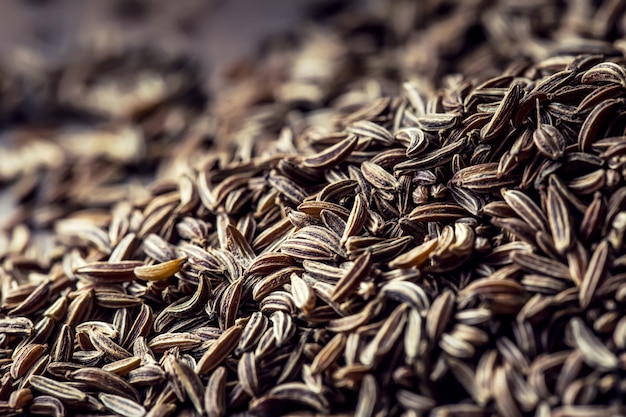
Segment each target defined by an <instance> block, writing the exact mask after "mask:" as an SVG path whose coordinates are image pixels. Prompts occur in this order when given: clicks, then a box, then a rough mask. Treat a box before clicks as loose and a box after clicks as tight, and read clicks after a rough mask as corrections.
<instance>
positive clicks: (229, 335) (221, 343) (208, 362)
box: [195, 325, 243, 375]
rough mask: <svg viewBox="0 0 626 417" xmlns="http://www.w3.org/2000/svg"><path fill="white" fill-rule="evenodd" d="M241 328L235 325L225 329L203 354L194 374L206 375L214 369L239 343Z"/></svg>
mask: <svg viewBox="0 0 626 417" xmlns="http://www.w3.org/2000/svg"><path fill="white" fill-rule="evenodd" d="M242 331H243V327H242V326H239V325H235V326H232V327H230V328H229V329H227V330H226V331H225V332H224V333H222V335H221V336H220V337H219V338H218V339H217V340H216V341H215V342H213V344H212V345H211V346H210V347H209V348H208V349H207V350H206V351H205V352H204V354H203V355H202V357H201V358H200V360H199V361H198V364H197V365H196V369H195V371H196V373H197V374H199V375H206V374H207V373H208V372H210V371H211V370H213V369H215V368H216V367H217V366H218V365H219V364H220V363H221V362H222V361H223V360H224V359H225V358H226V357H227V356H228V355H229V354H230V353H231V352H232V351H233V349H235V347H236V346H237V344H238V343H239V339H240V337H241V333H242Z"/></svg>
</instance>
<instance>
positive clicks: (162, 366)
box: [0, 6, 626, 417]
mask: <svg viewBox="0 0 626 417" xmlns="http://www.w3.org/2000/svg"><path fill="white" fill-rule="evenodd" d="M607 7H608V6H607ZM333 39H335V38H334V37H333V36H332V34H331V35H329V34H328V33H326V32H321V33H317V32H315V33H314V34H313V35H311V37H310V38H308V41H307V42H308V43H305V44H307V45H309V47H310V49H311V50H312V51H313V52H315V51H319V46H320V45H322V46H324V48H321V49H322V50H323V51H325V52H326V53H327V55H325V56H324V57H323V59H321V60H319V61H318V62H326V63H328V64H330V63H331V62H335V59H336V58H337V57H339V56H341V55H342V53H341V51H342V50H341V48H339V49H332V48H331V46H332V44H333V42H332V40H333ZM316 48H318V49H316ZM300 52H301V54H300V55H299V56H300V57H301V59H302V60H304V61H305V62H307V59H308V62H311V61H310V57H311V55H310V54H313V52H311V51H310V50H307V49H306V48H303V49H302V50H301V51H300ZM586 52H587V53H586ZM281 53H282V52H278V56H279V58H280V56H281ZM527 58H529V59H528V60H524V61H515V62H514V63H512V64H511V65H509V66H508V67H507V68H505V69H503V70H502V71H500V72H499V73H498V74H497V75H496V76H493V77H490V78H488V79H486V80H476V79H475V78H473V77H463V76H447V77H443V78H441V80H440V85H441V86H440V88H435V87H433V86H432V85H431V84H430V83H429V82H428V81H426V80H424V79H422V78H417V77H416V76H414V77H410V78H409V80H408V81H404V82H400V81H398V80H396V81H395V84H394V80H392V79H384V80H381V78H380V77H379V76H380V74H377V73H376V71H375V70H373V71H374V74H375V75H373V76H363V78H362V79H360V80H359V82H355V83H354V84H351V85H349V86H348V87H338V86H337V85H334V84H333V83H334V82H335V81H334V80H333V77H332V74H333V72H332V71H329V72H328V73H318V75H319V74H321V75H324V77H322V76H320V77H319V78H316V79H313V80H311V79H307V78H306V77H304V76H299V75H298V74H299V73H298V72H297V71H295V70H294V72H293V73H291V74H290V75H289V76H288V77H287V79H283V78H280V77H279V78H277V79H275V80H272V82H273V83H274V84H270V85H271V88H268V90H266V91H261V92H259V91H256V90H253V91H250V90H249V89H246V88H245V86H246V84H247V82H252V83H253V85H257V84H260V82H259V80H256V79H254V80H249V79H247V78H246V76H245V75H244V76H241V75H234V76H233V77H234V78H235V79H236V78H237V77H239V76H241V77H242V80H240V81H239V83H235V84H234V86H233V88H231V89H224V90H223V91H217V92H215V95H216V96H215V98H214V99H213V101H211V102H209V104H208V106H209V107H208V108H209V111H208V112H205V100H206V99H207V97H206V96H203V95H201V94H199V95H196V96H193V95H190V94H189V92H190V91H194V90H195V89H197V88H198V84H199V83H200V81H199V80H198V78H199V76H198V75H197V72H196V70H195V68H193V66H191V65H190V64H188V63H186V62H183V63H181V61H179V60H177V59H173V58H172V59H171V60H169V61H168V60H167V59H166V60H162V59H159V58H158V57H155V56H153V55H151V54H149V53H148V52H146V51H140V52H134V53H126V54H122V55H120V56H118V57H113V58H111V57H108V58H107V59H104V60H103V59H100V58H98V59H95V60H94V61H93V62H87V64H85V63H83V66H86V67H87V69H86V70H84V71H85V73H87V74H90V73H91V74H96V75H95V76H93V75H92V77H91V78H95V79H97V80H100V83H98V82H93V81H92V80H91V79H90V77H87V76H85V77H83V78H81V77H80V75H81V72H78V76H77V75H76V74H77V72H76V71H69V70H68V71H67V72H62V73H61V78H62V79H64V78H63V76H65V77H68V79H69V80H71V81H72V83H74V84H73V85H75V86H76V85H78V86H79V87H81V88H74V89H69V90H64V89H62V88H61V87H59V93H55V94H57V95H55V94H52V95H51V96H52V97H53V98H54V100H52V99H51V100H42V101H41V103H43V104H42V107H43V108H44V109H45V108H46V106H51V107H53V108H55V109H58V108H59V107H60V111H58V110H57V113H54V116H55V117H54V118H55V119H56V120H62V121H63V123H62V124H57V125H50V126H46V127H45V129H41V128H38V129H32V128H30V127H29V126H26V127H24V126H22V125H20V124H18V123H16V124H15V126H14V129H13V130H12V131H11V132H10V133H11V135H15V136H14V137H13V140H14V142H11V143H15V144H16V147H15V148H13V149H17V150H14V151H12V152H14V153H13V154H12V156H14V157H15V158H17V157H18V156H22V157H24V155H25V153H26V151H23V150H21V149H26V150H28V149H30V150H31V151H32V150H37V149H39V150H40V152H41V153H40V154H36V153H31V154H30V155H31V156H32V155H39V156H40V158H41V159H38V160H37V161H38V163H37V164H35V165H33V166H32V167H29V166H28V164H14V165H12V166H14V167H15V169H14V171H8V170H6V171H4V172H5V174H6V173H7V172H9V173H10V174H11V175H10V176H9V175H6V176H5V177H4V178H3V180H4V181H7V182H8V183H10V184H11V187H12V188H11V190H12V191H13V195H14V196H15V195H16V196H17V197H16V200H17V204H18V208H19V209H20V210H18V211H17V212H16V213H15V214H13V215H12V216H11V217H10V218H9V220H10V224H8V225H6V226H5V230H6V232H3V234H2V238H1V239H2V242H3V244H2V252H0V256H1V259H2V261H3V263H2V267H1V269H0V282H1V284H2V300H1V302H2V312H1V313H0V376H1V379H0V414H2V415H23V414H28V415H31V414H32V415H111V414H113V415H123V416H144V415H150V416H164V415H190V416H192V415H208V416H222V415H247V414H252V415H260V416H265V415H267V416H274V415H282V414H290V415H328V414H333V415H352V414H355V415H358V416H369V415H378V416H387V415H404V416H492V415H497V416H561V417H567V416H578V417H586V416H613V415H624V414H626V410H625V409H624V408H625V407H624V404H623V401H624V400H623V398H624V393H625V391H626V378H624V375H625V371H626V356H625V354H626V315H624V314H623V311H624V304H625V303H626V281H625V279H626V250H625V249H624V232H625V231H626V183H625V181H624V175H625V171H624V169H625V165H624V164H625V162H626V138H625V136H624V134H625V127H626V118H625V114H626V111H625V110H626V105H625V103H626V101H625V98H626V95H625V90H624V88H625V87H626V68H625V66H626V65H625V63H626V60H625V59H626V58H625V50H624V47H623V44H621V43H620V42H615V43H611V42H596V41H572V42H570V43H566V44H565V46H561V47H558V48H553V49H552V52H551V53H550V54H549V56H546V57H543V58H535V57H527ZM289 59H291V58H289ZM289 59H287V62H290V63H293V62H294V61H290V60H289ZM277 61H278V62H281V60H280V59H277ZM296 61H297V59H296ZM111 62H113V64H112V63H111ZM339 64H340V65H339V67H340V68H335V69H334V70H333V71H339V72H341V68H343V66H344V65H347V64H346V63H344V62H339ZM125 65H126V66H127V67H125ZM112 67H113V68H116V69H117V71H119V72H120V73H121V74H122V75H124V76H127V74H137V73H139V74H141V76H136V77H135V78H132V77H130V81H131V82H128V83H127V85H126V87H127V88H128V85H131V86H134V88H135V90H132V88H131V91H133V93H134V94H130V95H128V94H127V95H115V94H113V95H109V96H108V95H107V91H109V90H107V88H109V87H110V84H107V82H109V83H111V82H112V81H110V80H111V79H113V80H117V77H118V76H119V74H118V73H116V72H115V71H112V72H110V73H108V72H107V71H110V68H112ZM271 67H272V64H271V63H270V64H267V67H266V68H271ZM138 68H140V70H138ZM294 68H296V69H297V68H299V67H298V66H297V65H295V66H294ZM244 70H245V68H244ZM244 70H241V69H240V71H241V72H245V71H244ZM368 71H369V70H368ZM103 74H104V75H103ZM146 74H147V75H146ZM344 76H345V75H344ZM163 80H167V82H163ZM160 81H161V82H160ZM145 83H147V84H145ZM59 84H60V85H67V83H65V84H62V83H59ZM145 85H148V86H150V87H149V88H145V89H144V90H142V88H143V87H142V86H145ZM281 85H282V86H284V88H282V89H281V88H279V87H280V86H281ZM101 86H102V90H98V88H99V87H101ZM340 88H343V89H344V90H342V92H341V93H337V92H336V90H337V89H340ZM137 91H148V92H151V93H152V95H151V94H144V95H141V94H138V93H137ZM61 93H63V94H61ZM264 94H273V95H275V100H276V101H275V103H274V104H270V105H268V104H266V103H265V102H266V101H267V99H266V97H265V96H264ZM58 96H61V97H62V98H63V100H60V101H61V105H60V106H59V107H57V102H56V99H57V97H58ZM102 96H104V97H110V98H111V100H112V101H111V102H109V103H116V105H113V104H111V105H110V106H105V107H104V108H101V107H98V106H97V103H99V102H100V101H98V100H95V99H93V97H102ZM233 97H235V98H237V99H233ZM242 97H243V99H242ZM246 98H247V101H246ZM116 100H117V101H116ZM90 104H91V105H93V106H95V107H90ZM85 108H86V109H87V110H85ZM77 109H83V110H82V112H83V113H81V112H80V111H79V110H77ZM43 113H44V114H50V113H48V112H47V111H43ZM77 113H78V114H77ZM81 132H82V133H83V136H82V137H81V136H80V133H81ZM98 134H100V135H102V136H98ZM107 135H108V136H107ZM49 137H52V138H53V140H51V141H47V140H46V139H45V138H49ZM77 137H78V139H77ZM102 137H104V138H105V139H104V140H111V141H113V142H112V143H114V145H113V146H105V147H101V148H100V147H95V148H94V147H93V146H92V147H90V148H88V149H87V150H85V149H82V150H81V149H80V148H78V149H77V144H79V143H80V141H81V140H88V139H85V138H92V139H93V140H94V142H93V143H98V141H97V140H98V139H99V138H102ZM24 138H25V139H24ZM42 138H44V139H42ZM94 138H95V139H94ZM116 139H117V140H119V142H115V140H116ZM100 140H102V139H100ZM23 141H25V142H23ZM24 143H27V144H28V145H29V146H30V145H32V144H33V143H34V144H35V146H33V147H32V148H28V147H24V148H21V147H20V146H23V144H24ZM129 143H130V144H132V145H133V146H128V144H129ZM109 145H111V143H109ZM169 149H171V150H172V151H171V153H169V152H168V150H169ZM53 151H54V152H55V153H54V155H56V156H59V158H61V159H60V163H59V161H58V160H52V159H51V158H45V156H46V152H53ZM25 160H28V158H25ZM31 160H32V159H31ZM76 161H78V162H79V164H78V165H77V166H73V163H74V162H76ZM5 167H6V165H5ZM5 169H6V168H5ZM42 172H43V173H45V176H44V175H42ZM87 174H89V175H87ZM50 175H51V176H52V179H49V178H48V176H50ZM152 177H156V178H157V179H156V181H152V182H151V181H150V178H152ZM129 178H132V180H129ZM42 181H48V182H43V185H42ZM64 184H65V185H64ZM67 184H69V186H68V185H67Z"/></svg>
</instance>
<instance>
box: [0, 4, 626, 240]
mask: <svg viewBox="0 0 626 417" xmlns="http://www.w3.org/2000/svg"><path fill="white" fill-rule="evenodd" d="M625 9H626V1H624V0H605V1H596V0H572V1H561V0H497V1H494V0H423V1H415V0H297V1H294V0H230V1H226V0H205V1H201V0H176V1H168V0H89V1H84V0H6V1H2V2H0V23H1V24H0V232H2V231H8V230H10V229H11V228H12V227H13V225H15V224H19V223H26V224H28V225H29V226H30V227H32V228H34V229H49V228H50V227H52V225H53V224H54V221H55V220H56V219H58V218H61V217H63V216H65V215H67V214H69V213H72V212H74V211H75V210H84V209H89V210H98V209H101V210H106V209H109V208H110V207H112V206H113V205H114V204H115V202H117V201H119V200H122V199H130V200H131V201H134V202H141V201H142V199H145V198H147V196H148V195H149V194H150V193H158V192H159V190H165V189H168V188H167V187H172V185H171V184H169V185H168V181H174V179H176V178H179V177H180V175H181V174H184V173H185V172H186V170H189V169H198V167H201V166H202V165H203V164H206V163H209V162H210V161H209V162H207V161H206V160H205V159H206V158H209V157H213V156H210V155H209V156H207V151H209V150H210V151H211V152H216V153H217V155H219V158H218V159H219V161H221V163H223V162H224V161H228V160H234V159H237V160H246V159H250V158H251V157H252V156H253V155H258V154H259V153H261V152H263V151H264V150H265V149H270V148H269V147H268V146H266V144H268V143H274V145H272V146H273V147H271V149H274V151H275V152H276V151H280V152H292V151H295V149H294V148H293V147H290V146H292V145H289V143H290V141H289V140H284V139H285V137H284V135H285V132H287V133H288V134H290V135H293V136H294V137H297V136H298V135H299V134H302V133H303V132H304V131H306V129H309V128H310V127H311V126H315V127H316V129H317V130H318V131H317V133H315V134H321V133H320V132H329V131H332V127H333V123H335V122H336V120H335V119H333V117H332V116H331V115H332V114H336V115H341V114H344V115H345V114H349V113H350V112H353V111H355V110H357V109H361V108H364V107H366V106H368V105H370V104H371V103H372V102H373V101H374V100H376V99H377V98H380V97H387V96H390V95H393V94H397V93H399V92H400V91H401V89H402V82H403V81H405V80H412V81H414V82H417V83H419V85H421V86H423V88H424V89H426V90H428V89H433V88H437V87H443V88H453V87H454V86H456V85H459V82H460V80H461V79H462V78H465V79H469V80H474V81H473V82H480V80H481V79H486V78H487V77H491V76H494V75H497V74H501V73H502V71H509V73H511V74H514V73H516V71H522V70H523V69H524V67H525V66H526V65H527V64H528V63H529V62H532V61H535V60H539V59H543V58H545V57H547V56H548V55H550V54H551V53H554V52H557V53H561V54H574V55H575V54H577V53H578V52H581V51H584V52H589V51H596V52H598V53H603V54H605V55H607V56H611V55H615V54H618V55H619V54H620V53H621V52H620V51H623V50H624V49H625V42H624V34H625V33H626V30H625V29H626V18H625V14H624V11H625ZM457 74H458V75H457ZM284 127H287V130H285V129H283V128H284ZM281 135H283V136H281ZM281 138H282V139H283V140H281ZM277 140H278V145H277V146H276V143H275V142H276V141H277ZM203 158H204V159H203ZM155 180H157V183H156V185H154V184H153V183H154V181H155ZM150 184H153V185H151V186H149V185H150ZM159 184H160V185H159ZM0 240H2V239H1V233H0ZM0 244H1V242H0Z"/></svg>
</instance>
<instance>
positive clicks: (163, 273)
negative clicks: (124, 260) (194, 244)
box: [133, 257, 187, 281]
mask: <svg viewBox="0 0 626 417" xmlns="http://www.w3.org/2000/svg"><path fill="white" fill-rule="evenodd" d="M185 262H187V257H183V258H178V259H172V260H171V261H166V262H162V263H159V264H155V265H142V266H137V267H135V268H134V269H133V273H134V275H135V277H137V278H139V279H141V280H144V281H162V280H164V279H167V278H169V277H171V276H172V275H174V274H175V273H177V272H178V271H180V270H181V268H182V267H183V265H184V264H185Z"/></svg>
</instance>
